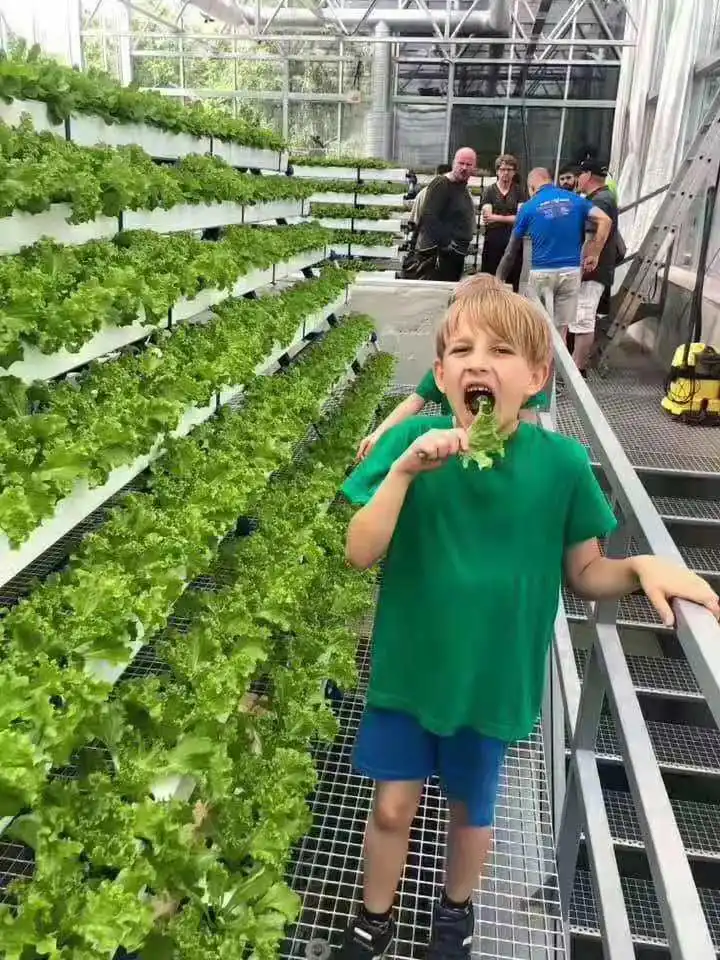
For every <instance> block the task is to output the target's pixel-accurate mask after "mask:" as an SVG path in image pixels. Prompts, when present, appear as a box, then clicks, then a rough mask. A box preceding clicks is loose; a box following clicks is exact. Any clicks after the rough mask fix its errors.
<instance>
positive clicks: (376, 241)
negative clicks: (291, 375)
mask: <svg viewBox="0 0 720 960" xmlns="http://www.w3.org/2000/svg"><path fill="white" fill-rule="evenodd" d="M329 233H330V241H329V242H330V244H332V245H333V246H338V245H340V244H343V243H352V244H357V245H358V246H361V247H393V246H395V244H396V242H397V241H396V240H395V235H394V234H392V233H381V232H380V231H372V230H362V231H357V230H330V231H329Z"/></svg>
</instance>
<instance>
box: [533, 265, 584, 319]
mask: <svg viewBox="0 0 720 960" xmlns="http://www.w3.org/2000/svg"><path fill="white" fill-rule="evenodd" d="M581 279H582V274H581V272H580V267H569V268H568V269H559V270H531V271H530V275H529V277H528V295H529V296H530V297H532V298H533V299H535V300H537V301H539V303H540V304H541V305H542V306H543V307H544V308H545V310H546V311H547V313H548V315H549V316H550V318H551V319H552V321H553V323H554V324H555V326H556V327H557V329H558V330H566V329H567V328H568V327H569V326H570V325H571V324H572V323H574V322H575V317H576V316H577V310H578V296H579V294H580V281H581Z"/></svg>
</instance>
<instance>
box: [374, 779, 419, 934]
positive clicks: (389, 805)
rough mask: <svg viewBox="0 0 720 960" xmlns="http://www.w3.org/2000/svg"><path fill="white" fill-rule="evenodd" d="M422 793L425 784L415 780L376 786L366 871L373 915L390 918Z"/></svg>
mask: <svg viewBox="0 0 720 960" xmlns="http://www.w3.org/2000/svg"><path fill="white" fill-rule="evenodd" d="M422 789H423V783H422V781H415V780H410V781H397V782H394V783H377V784H376V785H375V803H374V805H373V810H372V813H371V814H370V819H369V820H368V825H367V830H366V833H365V863H364V869H363V903H364V906H365V910H366V911H367V913H368V914H370V915H375V916H381V915H387V916H389V914H390V911H391V909H392V905H393V900H394V899H395V893H396V891H397V888H398V885H399V883H400V877H401V876H402V872H403V867H404V866H405V860H406V859H407V850H408V840H409V837H410V827H411V826H412V822H413V820H414V818H415V813H416V811H417V805H418V803H419V802H420V795H421V794H422Z"/></svg>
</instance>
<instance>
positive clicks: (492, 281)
mask: <svg viewBox="0 0 720 960" xmlns="http://www.w3.org/2000/svg"><path fill="white" fill-rule="evenodd" d="M503 289H509V286H505V287H504V286H503V284H502V283H501V282H500V281H499V280H498V279H497V277H493V276H491V275H490V274H487V273H479V274H475V275H474V276H472V277H466V278H465V279H464V280H463V281H462V282H461V283H459V284H458V285H457V287H456V288H455V292H454V294H453V296H452V299H451V301H450V302H451V303H455V302H457V301H458V300H461V299H462V298H463V297H467V296H470V295H472V294H475V295H478V296H479V295H481V294H483V293H485V292H486V291H487V290H503ZM427 403H434V404H437V405H438V406H439V407H440V412H441V413H442V414H443V416H449V415H450V414H452V409H451V408H450V404H449V403H448V401H447V397H446V396H445V394H444V393H443V392H442V391H441V390H438V388H437V384H436V383H435V374H434V373H433V371H432V370H428V371H427V373H426V374H425V376H424V377H423V378H422V380H421V381H420V383H418V385H417V386H416V387H415V389H414V390H413V392H412V393H411V394H410V396H409V397H405V399H404V400H401V401H400V403H399V404H398V405H397V406H396V407H395V409H394V410H392V411H391V412H390V413H389V414H388V415H387V417H385V419H384V420H383V421H382V423H379V424H378V425H377V427H375V429H374V430H373V432H372V433H370V434H368V436H367V437H364V438H363V439H362V440H361V441H360V446H359V447H358V451H357V454H356V455H355V459H356V460H364V459H365V457H366V456H367V455H368V454H369V453H370V451H371V450H372V448H373V447H374V446H375V444H376V443H377V442H378V440H379V439H380V437H381V436H382V435H383V434H384V433H387V431H388V430H389V429H390V427H394V426H396V425H397V424H399V423H402V422H403V420H407V418H408V417H414V416H415V415H416V414H418V413H421V412H422V409H423V407H424V406H425V404H427ZM546 406H547V397H546V395H545V393H544V391H540V393H538V394H536V395H535V396H533V397H529V398H528V400H527V402H526V403H525V404H524V405H523V411H522V413H521V415H520V418H521V419H522V420H527V421H528V422H529V423H537V413H536V412H535V411H536V410H537V409H538V408H541V407H546Z"/></svg>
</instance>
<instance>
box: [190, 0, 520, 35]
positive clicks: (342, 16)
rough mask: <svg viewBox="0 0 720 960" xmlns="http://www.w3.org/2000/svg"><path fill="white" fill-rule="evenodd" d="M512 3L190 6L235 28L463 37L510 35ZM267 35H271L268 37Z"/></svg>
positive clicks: (223, 0)
mask: <svg viewBox="0 0 720 960" xmlns="http://www.w3.org/2000/svg"><path fill="white" fill-rule="evenodd" d="M510 2H511V0H491V5H490V9H489V10H480V11H477V10H473V11H472V12H471V13H468V11H467V8H466V9H465V10H451V11H449V12H448V11H446V10H421V9H419V8H417V9H404V10H401V9H398V8H396V7H378V6H376V7H374V8H373V9H372V10H371V11H370V12H368V11H367V8H366V7H337V6H335V7H334V8H333V10H332V11H331V10H328V9H326V8H320V7H318V9H316V10H308V9H307V8H304V7H290V8H288V7H282V8H281V9H277V8H275V7H271V6H267V7H256V6H252V5H251V4H231V3H229V2H227V0H193V5H194V6H195V7H197V8H198V9H200V10H201V11H202V12H203V13H205V14H206V15H207V16H210V17H214V18H215V19H217V20H222V21H224V22H226V23H232V24H235V25H236V26H248V25H251V26H256V27H260V28H261V27H262V26H263V24H265V23H267V22H268V21H270V20H271V21H272V23H273V24H278V25H281V24H282V26H284V27H309V26H317V25H318V23H319V22H321V23H323V24H324V25H327V26H328V27H329V28H332V27H333V26H337V23H338V20H339V21H340V22H342V23H343V24H344V25H345V26H346V27H348V28H351V27H355V26H357V25H358V24H360V23H362V24H367V25H368V26H370V27H375V26H377V24H379V23H385V24H387V26H388V28H389V29H390V31H392V30H393V29H396V30H400V29H407V28H409V27H411V28H414V29H418V30H420V29H423V28H432V27H433V24H434V25H435V26H437V27H440V29H441V30H445V29H446V27H447V29H448V33H451V32H452V31H453V30H455V29H456V28H457V27H458V26H461V28H462V32H463V34H465V33H466V32H467V33H475V34H478V33H479V34H481V35H482V36H509V34H510V27H511V18H510ZM268 36H270V34H269V35H268Z"/></svg>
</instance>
